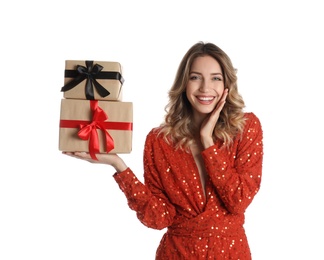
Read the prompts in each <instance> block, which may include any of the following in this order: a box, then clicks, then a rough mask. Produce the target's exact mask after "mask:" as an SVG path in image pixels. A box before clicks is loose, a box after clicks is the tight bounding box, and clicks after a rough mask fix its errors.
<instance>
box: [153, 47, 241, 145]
mask: <svg viewBox="0 0 324 260" xmlns="http://www.w3.org/2000/svg"><path fill="white" fill-rule="evenodd" d="M206 55H207V56H208V55H209V56H211V57H213V58H214V59H215V60H217V62H218V63H219V64H220V66H221V68H222V73H223V77H224V87H225V88H228V90H229V91H228V96H227V98H226V103H225V106H224V107H223V109H222V111H221V113H220V116H219V119H218V121H217V124H216V126H215V129H214V136H213V138H214V141H216V140H221V141H222V142H223V143H224V145H225V146H226V147H229V146H230V145H231V144H232V143H233V138H234V137H235V136H236V135H237V134H238V133H242V131H243V128H244V124H245V120H244V112H243V108H244V107H245V104H244V101H243V98H242V96H241V95H240V94H239V93H238V89H237V76H236V69H235V68H234V67H233V65H232V62H231V60H230V58H229V57H228V56H227V54H226V53H225V52H224V51H223V50H221V49H220V48H219V47H217V46H216V45H215V44H213V43H204V42H198V43H196V44H194V45H193V46H192V47H191V48H190V49H189V50H188V51H187V53H186V54H185V55H184V57H183V58H182V60H181V62H180V64H179V67H178V70H177V73H176V76H175V79H174V82H173V85H172V87H171V89H170V90H169V92H168V95H169V102H168V104H167V105H166V107H165V111H166V115H165V120H164V122H163V123H162V124H161V126H160V128H159V134H163V136H164V139H165V140H166V141H167V142H168V143H172V144H173V145H174V146H175V147H176V148H181V149H185V150H188V149H189V146H190V144H191V143H192V142H193V141H194V134H195V133H197V131H199V129H195V127H194V126H193V124H192V114H193V111H192V107H191V104H190V103H189V101H188V99H187V96H186V86H187V83H188V81H189V74H190V69H191V65H192V63H193V61H194V60H195V58H197V57H201V56H206Z"/></svg>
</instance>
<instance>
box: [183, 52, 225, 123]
mask: <svg viewBox="0 0 324 260" xmlns="http://www.w3.org/2000/svg"><path fill="white" fill-rule="evenodd" d="M223 92H224V78H223V74H222V69H221V67H220V65H219V63H218V62H217V61H216V60H215V59H214V58H213V57H211V56H203V57H197V58H196V59H195V60H194V62H193V63H192V66H191V69H190V74H189V81H188V84H187V87H186V95H187V98H188V100H189V102H190V104H191V106H192V108H193V111H194V116H195V117H196V119H199V118H201V117H205V116H206V115H207V114H209V113H211V112H212V111H213V110H214V108H215V107H216V105H217V103H218V101H219V100H220V99H221V97H222V94H223Z"/></svg>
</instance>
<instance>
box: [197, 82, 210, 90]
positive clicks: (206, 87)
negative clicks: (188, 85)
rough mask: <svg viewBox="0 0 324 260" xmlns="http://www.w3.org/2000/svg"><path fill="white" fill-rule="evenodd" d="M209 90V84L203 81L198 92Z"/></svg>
mask: <svg viewBox="0 0 324 260" xmlns="http://www.w3.org/2000/svg"><path fill="white" fill-rule="evenodd" d="M208 89H209V84H208V82H206V81H205V80H204V81H202V82H201V84H200V87H199V91H200V92H207V91H208Z"/></svg>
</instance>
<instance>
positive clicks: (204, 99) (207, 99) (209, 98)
mask: <svg viewBox="0 0 324 260" xmlns="http://www.w3.org/2000/svg"><path fill="white" fill-rule="evenodd" d="M198 99H199V100H203V101H211V100H213V99H214V98H213V97H198Z"/></svg>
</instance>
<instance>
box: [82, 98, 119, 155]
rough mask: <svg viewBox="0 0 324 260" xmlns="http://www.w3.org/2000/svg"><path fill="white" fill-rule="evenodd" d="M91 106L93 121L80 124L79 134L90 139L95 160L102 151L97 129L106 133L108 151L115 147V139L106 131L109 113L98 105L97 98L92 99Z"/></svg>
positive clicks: (91, 153)
mask: <svg viewBox="0 0 324 260" xmlns="http://www.w3.org/2000/svg"><path fill="white" fill-rule="evenodd" d="M90 108H91V111H92V121H91V123H90V124H80V130H79V132H78V136H79V137H80V138H81V139H82V140H89V153H90V156H91V158H92V159H93V160H98V159H97V157H96V153H100V149H99V137H98V132H97V129H101V130H102V131H103V132H104V134H105V139H106V142H105V143H106V152H107V153H108V152H110V151H111V150H112V149H114V147H115V146H114V140H113V138H112V137H111V136H110V134H109V133H108V132H107V131H106V128H105V125H104V122H105V121H106V120H107V119H108V116H107V114H106V113H105V111H103V110H102V109H101V108H100V107H99V106H98V101H97V100H90Z"/></svg>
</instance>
